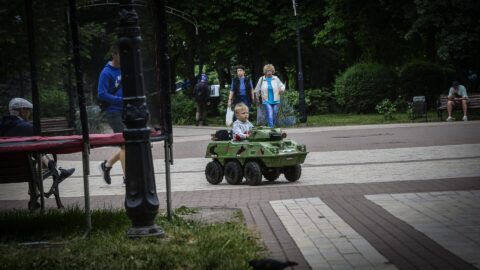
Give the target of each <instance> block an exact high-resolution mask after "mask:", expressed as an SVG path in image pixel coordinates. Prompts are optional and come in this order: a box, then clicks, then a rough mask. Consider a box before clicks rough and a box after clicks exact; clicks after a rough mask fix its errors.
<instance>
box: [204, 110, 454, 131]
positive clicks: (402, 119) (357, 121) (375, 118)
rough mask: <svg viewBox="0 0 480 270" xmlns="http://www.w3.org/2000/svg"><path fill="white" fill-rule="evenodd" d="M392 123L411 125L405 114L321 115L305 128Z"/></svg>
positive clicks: (219, 120) (215, 122) (218, 121)
mask: <svg viewBox="0 0 480 270" xmlns="http://www.w3.org/2000/svg"><path fill="white" fill-rule="evenodd" d="M444 118H446V113H444ZM250 121H252V123H253V124H255V119H253V118H250ZM428 121H429V122H436V121H439V119H438V116H437V112H436V111H431V112H428ZM415 122H425V118H424V117H423V118H417V119H415ZM393 123H411V120H410V116H409V115H408V114H407V113H396V114H393V118H392V119H390V120H386V119H385V118H384V117H383V115H380V114H321V115H308V116H307V126H310V127H320V126H345V125H373V124H393ZM208 124H209V125H211V126H224V125H225V117H224V116H217V117H209V118H208ZM297 126H298V123H297Z"/></svg>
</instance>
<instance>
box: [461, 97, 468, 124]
mask: <svg viewBox="0 0 480 270" xmlns="http://www.w3.org/2000/svg"><path fill="white" fill-rule="evenodd" d="M467 108H468V102H467V100H462V109H463V121H467V120H468V119H467Z"/></svg>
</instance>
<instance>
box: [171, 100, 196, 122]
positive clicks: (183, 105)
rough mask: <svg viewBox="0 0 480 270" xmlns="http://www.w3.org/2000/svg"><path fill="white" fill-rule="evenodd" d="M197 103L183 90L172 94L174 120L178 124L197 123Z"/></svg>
mask: <svg viewBox="0 0 480 270" xmlns="http://www.w3.org/2000/svg"><path fill="white" fill-rule="evenodd" d="M196 111H197V104H196V103H195V101H193V99H192V98H190V97H187V96H186V95H185V94H183V92H177V93H176V94H175V95H173V96H172V122H173V124H176V125H185V124H193V123H195V112H196Z"/></svg>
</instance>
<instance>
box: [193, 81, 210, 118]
mask: <svg viewBox="0 0 480 270" xmlns="http://www.w3.org/2000/svg"><path fill="white" fill-rule="evenodd" d="M193 96H194V99H195V101H196V102H197V113H196V114H195V120H196V121H197V122H196V125H197V126H198V125H200V126H206V125H207V105H209V101H208V100H209V98H210V86H209V85H208V78H207V75H206V74H204V73H202V77H201V79H200V81H199V82H198V83H197V84H196V85H195V88H194V90H193Z"/></svg>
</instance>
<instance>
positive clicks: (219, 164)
mask: <svg viewBox="0 0 480 270" xmlns="http://www.w3.org/2000/svg"><path fill="white" fill-rule="evenodd" d="M285 137H286V134H285V133H281V131H280V129H278V128H254V129H253V130H252V133H251V135H250V137H249V138H248V139H246V140H241V141H235V140H232V138H231V135H230V132H229V131H227V130H219V131H217V132H216V133H215V134H212V142H210V143H209V144H208V147H207V152H206V154H205V157H207V158H212V159H213V160H212V161H210V162H209V163H208V164H207V167H206V168H205V175H206V177H207V181H208V182H209V183H210V184H213V185H217V184H219V183H220V182H222V180H223V176H224V175H225V179H226V180H227V182H228V183H229V184H232V185H238V184H240V183H241V182H242V180H243V177H244V176H245V179H246V182H247V183H248V184H249V185H252V186H254V185H259V184H260V183H261V182H262V175H263V176H264V177H265V178H266V179H267V180H268V181H275V180H276V179H278V177H279V176H280V174H282V173H283V175H284V176H285V178H286V179H287V180H288V181H290V182H295V181H297V180H298V179H299V178H300V176H301V174H302V167H301V166H300V164H302V163H303V162H304V161H305V157H306V156H307V153H308V152H307V150H306V147H305V145H304V144H298V143H296V142H295V141H292V140H289V139H285Z"/></svg>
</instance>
